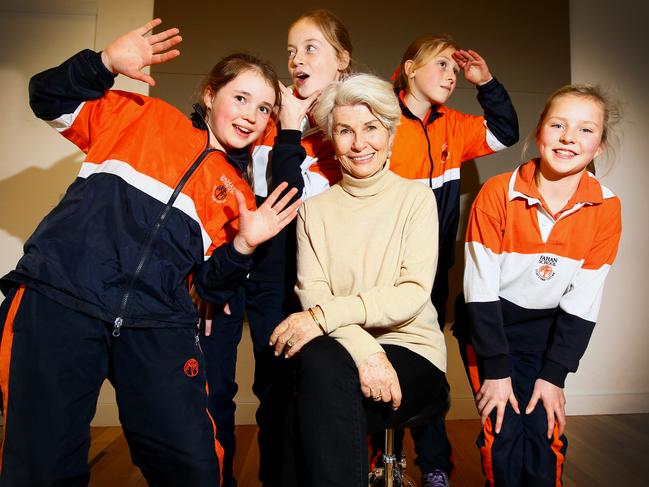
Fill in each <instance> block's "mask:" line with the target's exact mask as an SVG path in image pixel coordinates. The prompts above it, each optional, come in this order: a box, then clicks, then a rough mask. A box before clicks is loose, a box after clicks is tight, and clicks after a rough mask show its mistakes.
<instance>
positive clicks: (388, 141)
mask: <svg viewBox="0 0 649 487" xmlns="http://www.w3.org/2000/svg"><path fill="white" fill-rule="evenodd" d="M332 117H333V120H332V132H333V146H334V151H335V152H336V157H337V158H338V161H339V162H340V164H341V166H342V167H343V168H344V169H345V171H346V172H347V173H349V174H351V175H352V176H354V177H356V178H359V179H363V178H368V177H370V176H373V175H374V174H376V173H377V172H378V171H379V170H381V168H382V167H383V165H384V164H385V161H386V160H387V158H388V152H389V150H390V146H391V145H392V139H393V137H394V136H393V135H390V133H389V132H388V129H387V128H385V127H384V126H383V124H382V123H381V122H380V121H379V119H378V118H376V116H374V114H373V113H372V112H371V111H370V110H369V109H368V108H367V106H365V105H350V106H337V107H335V108H334V109H333V112H332Z"/></svg>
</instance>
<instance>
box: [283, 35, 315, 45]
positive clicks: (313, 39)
mask: <svg viewBox="0 0 649 487" xmlns="http://www.w3.org/2000/svg"><path fill="white" fill-rule="evenodd" d="M305 42H317V43H318V44H321V43H322V40H320V39H316V38H315V37H313V38H311V39H304V40H303V41H302V42H301V44H304V43H305ZM286 47H295V44H288V45H287V46H286Z"/></svg>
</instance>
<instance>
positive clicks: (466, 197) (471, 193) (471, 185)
mask: <svg viewBox="0 0 649 487" xmlns="http://www.w3.org/2000/svg"><path fill="white" fill-rule="evenodd" d="M460 181H461V183H460V184H461V187H460V198H461V200H460V222H459V224H458V231H457V238H456V240H455V264H453V267H451V270H450V271H449V273H448V286H449V299H448V302H447V310H446V321H447V322H448V323H453V322H455V309H454V308H455V306H454V303H455V298H456V297H457V296H458V294H460V293H461V292H462V280H463V277H464V239H465V237H466V227H467V223H468V221H469V210H470V209H471V205H472V204H473V200H474V199H475V197H476V196H477V195H478V191H480V188H481V187H482V183H481V182H480V174H479V173H478V167H477V166H476V163H475V160H473V159H471V160H469V161H466V162H465V163H464V164H462V179H461V180H460Z"/></svg>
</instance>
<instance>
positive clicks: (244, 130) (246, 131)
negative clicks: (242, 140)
mask: <svg viewBox="0 0 649 487" xmlns="http://www.w3.org/2000/svg"><path fill="white" fill-rule="evenodd" d="M232 126H233V127H234V131H235V132H236V133H237V134H239V135H240V136H241V137H248V136H249V135H250V134H251V133H252V130H251V129H248V128H246V127H242V126H241V125H236V124H233V125H232Z"/></svg>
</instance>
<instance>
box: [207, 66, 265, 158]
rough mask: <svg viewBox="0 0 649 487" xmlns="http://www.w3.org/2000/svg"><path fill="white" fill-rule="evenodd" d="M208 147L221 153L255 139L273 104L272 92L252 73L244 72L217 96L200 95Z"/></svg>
mask: <svg viewBox="0 0 649 487" xmlns="http://www.w3.org/2000/svg"><path fill="white" fill-rule="evenodd" d="M203 101H204V103H205V107H206V108H207V116H206V122H207V124H208V126H209V128H210V132H211V133H210V145H212V146H213V147H216V148H217V149H221V150H224V151H226V152H227V151H229V150H231V149H242V148H243V147H246V146H247V145H250V144H252V143H253V142H254V141H255V140H257V139H258V138H259V137H260V136H261V134H262V132H263V131H264V129H265V128H266V124H267V123H268V119H269V117H270V114H271V112H272V111H273V106H274V105H275V90H274V88H273V87H272V86H271V85H270V84H269V83H268V81H267V80H266V79H265V78H264V77H263V76H261V74H259V73H258V72H257V71H255V70H245V71H242V72H241V73H240V74H239V75H237V76H236V77H235V78H234V79H233V80H232V81H230V82H229V83H227V84H226V85H224V86H223V87H222V88H221V89H220V90H219V91H218V92H217V93H214V92H213V91H212V90H210V89H209V88H208V89H206V90H205V92H204V93H203Z"/></svg>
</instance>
